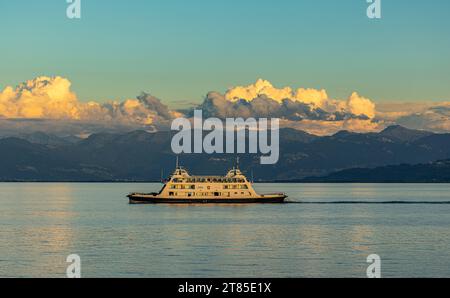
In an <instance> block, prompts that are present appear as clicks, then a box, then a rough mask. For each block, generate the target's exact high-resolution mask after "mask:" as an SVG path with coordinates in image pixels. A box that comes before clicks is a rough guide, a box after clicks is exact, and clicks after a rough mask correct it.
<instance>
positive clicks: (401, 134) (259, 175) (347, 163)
mask: <svg viewBox="0 0 450 298" xmlns="http://www.w3.org/2000/svg"><path fill="white" fill-rule="evenodd" d="M172 135H173V133H172V132H167V131H166V132H163V131H161V132H153V133H149V132H146V131H132V132H129V133H120V134H118V133H117V134H116V133H98V134H93V135H91V136H89V137H88V138H84V139H82V138H78V137H74V136H66V137H59V136H54V135H48V134H45V133H31V134H28V135H17V136H8V137H3V138H1V139H0V156H1V157H2V159H1V160H0V181H92V182H96V181H159V180H160V178H161V175H163V176H167V175H168V174H170V172H171V171H172V170H173V168H174V166H175V155H174V154H173V153H172V150H171V145H170V144H171V139H172ZM240 157H241V168H242V170H243V171H244V172H246V173H247V174H248V175H250V174H251V173H253V176H254V178H255V181H309V182H318V181H336V182H339V181H346V182H352V181H360V180H361V181H366V180H367V179H363V178H362V176H364V175H374V174H373V173H375V172H376V173H378V174H377V175H381V176H383V177H384V176H385V177H388V176H389V175H391V176H392V177H391V179H390V181H402V182H407V180H408V179H406V178H402V177H399V176H402V175H404V174H405V173H408V171H414V172H415V171H422V172H424V174H426V173H431V172H433V173H434V174H433V175H434V176H433V177H434V178H433V177H428V178H427V176H426V175H422V178H420V179H419V180H420V181H423V182H428V181H436V179H435V178H436V177H438V178H439V177H441V176H440V175H441V174H440V172H439V169H443V168H445V167H433V166H434V165H439V163H434V162H435V161H438V160H447V159H450V134H436V133H432V132H427V131H419V130H411V129H407V128H404V127H401V126H391V127H388V128H387V129H385V130H383V131H381V132H378V133H353V132H348V131H341V132H338V133H337V134H335V135H332V136H316V135H312V134H308V133H305V132H303V131H299V130H294V129H289V128H286V129H281V130H280V159H279V162H278V163H277V164H275V165H260V163H259V162H260V159H259V157H260V156H259V155H250V154H243V155H240ZM180 159H181V163H182V165H183V166H184V167H186V168H187V169H188V170H189V171H190V172H191V173H193V174H198V175H201V174H214V175H221V174H224V173H226V171H227V169H229V168H230V167H232V166H233V164H234V156H233V155H229V154H228V155H227V154H213V155H207V154H187V155H181V156H180ZM413 165H414V167H410V168H408V166H413ZM421 165H422V166H421ZM426 165H429V167H427V166H426ZM441 165H442V162H441ZM398 167H400V168H401V169H402V171H396V170H395V169H398ZM375 169H377V170H375ZM447 170H448V169H447ZM447 170H446V171H447ZM373 171H375V172H373ZM436 171H437V172H436ZM369 172H370V173H371V174H369ZM446 173H447V172H446ZM333 175H334V176H333ZM336 175H340V176H336ZM442 175H444V173H442ZM446 175H447V174H446ZM318 177H319V178H318ZM339 177H341V178H339ZM442 177H444V176H442ZM321 179H322V180H321ZM372 180H374V181H375V180H377V179H372ZM381 180H382V179H380V181H381ZM437 180H439V179H437ZM367 181H369V180H367Z"/></svg>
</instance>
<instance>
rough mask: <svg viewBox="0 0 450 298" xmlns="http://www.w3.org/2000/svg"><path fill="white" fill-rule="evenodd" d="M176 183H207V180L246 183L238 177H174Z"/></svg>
mask: <svg viewBox="0 0 450 298" xmlns="http://www.w3.org/2000/svg"><path fill="white" fill-rule="evenodd" d="M172 182H174V183H186V182H187V183H206V182H213V183H214V182H216V183H245V182H246V181H245V179H237V178H224V179H220V178H196V179H189V178H188V179H180V178H174V179H173V180H172Z"/></svg>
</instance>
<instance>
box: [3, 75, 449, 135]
mask: <svg viewBox="0 0 450 298" xmlns="http://www.w3.org/2000/svg"><path fill="white" fill-rule="evenodd" d="M196 108H200V109H202V110H203V112H204V114H205V116H207V117H219V118H226V117H243V118H248V117H255V118H261V117H265V118H271V117H275V118H280V119H281V126H282V127H291V128H295V129H299V130H304V131H306V132H309V133H313V134H317V135H329V134H333V133H336V132H338V131H340V130H349V131H354V132H373V131H379V130H382V129H383V128H385V127H386V126H388V125H391V124H400V125H404V126H406V127H410V128H415V129H426V130H432V131H437V132H448V131H450V103H448V102H441V103H435V104H431V103H426V104H424V103H412V104H406V103H381V104H377V105H376V104H375V103H374V102H373V101H372V100H370V99H369V98H366V97H363V96H361V95H359V94H358V93H357V92H353V93H352V94H351V95H350V96H349V97H348V98H347V99H333V98H330V97H329V96H328V93H327V91H326V90H323V89H322V90H317V89H312V88H298V89H296V90H294V89H293V88H291V87H283V88H277V87H274V86H273V85H272V83H270V82H269V81H267V80H263V79H259V80H257V81H256V82H255V83H254V84H250V85H248V86H237V87H233V88H230V89H229V90H228V91H226V92H225V93H224V94H221V93H219V92H210V93H208V95H207V96H206V98H205V100H204V102H203V103H202V104H201V105H199V106H197V107H196ZM188 113H189V112H188ZM181 116H184V115H183V113H181V112H179V111H174V110H170V109H169V108H168V107H167V106H166V105H164V104H163V103H161V101H160V100H159V99H157V98H156V97H153V96H151V95H149V94H146V93H143V94H141V95H140V96H138V97H137V98H134V99H125V100H124V101H121V102H118V101H108V102H105V103H99V102H96V101H91V102H81V101H79V99H78V98H77V95H76V94H75V93H74V92H73V91H72V90H71V82H70V81H69V80H68V79H66V78H63V77H59V76H57V77H45V76H42V77H37V78H35V79H33V80H29V81H26V82H24V83H21V84H19V85H18V86H17V87H15V88H13V87H11V86H7V87H6V88H4V90H3V91H1V92H0V121H1V127H2V132H4V131H8V132H13V131H14V129H19V128H20V130H21V131H26V130H35V131H49V130H53V131H57V132H58V133H61V132H64V131H67V133H71V132H72V133H73V132H76V133H77V134H86V135H88V134H89V133H92V132H99V131H111V130H134V129H145V130H149V131H154V130H158V129H168V128H170V123H171V121H172V120H173V119H174V118H177V117H181ZM188 116H189V115H188Z"/></svg>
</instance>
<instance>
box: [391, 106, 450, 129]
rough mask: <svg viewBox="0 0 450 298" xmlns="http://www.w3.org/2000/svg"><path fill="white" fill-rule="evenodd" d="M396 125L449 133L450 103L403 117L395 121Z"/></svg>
mask: <svg viewBox="0 0 450 298" xmlns="http://www.w3.org/2000/svg"><path fill="white" fill-rule="evenodd" d="M396 123H398V124H400V125H403V126H406V127H410V128H414V129H423V130H430V131H435V132H447V133H448V132H450V102H446V103H440V104H438V105H436V106H432V107H429V108H427V109H426V110H424V111H421V112H417V113H412V114H409V115H404V116H401V117H399V118H398V119H396Z"/></svg>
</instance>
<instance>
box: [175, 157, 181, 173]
mask: <svg viewBox="0 0 450 298" xmlns="http://www.w3.org/2000/svg"><path fill="white" fill-rule="evenodd" d="M176 168H177V170H178V169H179V168H180V161H179V159H178V155H177V163H176Z"/></svg>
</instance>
